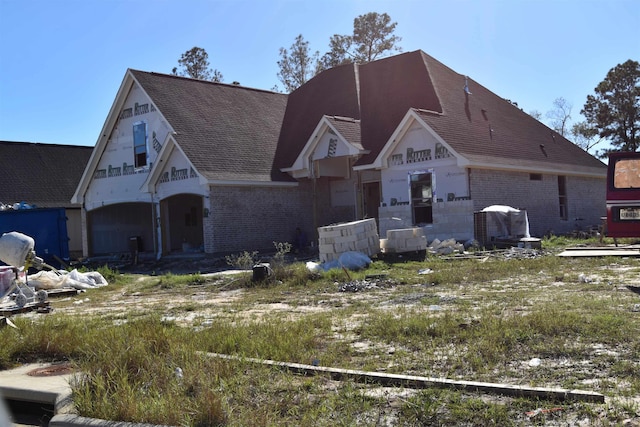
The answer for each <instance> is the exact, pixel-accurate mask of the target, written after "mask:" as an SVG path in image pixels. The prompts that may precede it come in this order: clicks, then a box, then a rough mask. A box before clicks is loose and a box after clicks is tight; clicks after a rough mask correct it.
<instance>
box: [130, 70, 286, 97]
mask: <svg viewBox="0 0 640 427" xmlns="http://www.w3.org/2000/svg"><path fill="white" fill-rule="evenodd" d="M129 70H130V71H132V72H133V73H134V74H135V73H142V74H148V75H151V76H157V77H164V78H171V79H177V80H184V81H190V82H197V83H204V84H212V85H216V86H225V87H232V88H237V89H245V90H250V91H255V92H264V93H272V94H275V95H284V96H288V95H287V94H286V93H282V92H275V91H272V90H267V89H259V88H255V87H250V86H242V85H241V84H239V83H238V84H235V83H224V82H214V81H212V80H202V79H194V78H192V77H187V76H177V75H175V74H167V73H159V72H157V71H142V70H136V69H133V68H130V69H129Z"/></svg>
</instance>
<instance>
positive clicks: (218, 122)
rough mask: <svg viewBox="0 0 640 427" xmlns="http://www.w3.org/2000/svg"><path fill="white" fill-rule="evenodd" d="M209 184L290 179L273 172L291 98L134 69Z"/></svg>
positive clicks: (187, 154) (282, 174) (275, 170)
mask: <svg viewBox="0 0 640 427" xmlns="http://www.w3.org/2000/svg"><path fill="white" fill-rule="evenodd" d="M130 71H131V73H132V74H133V76H134V78H135V79H136V80H137V81H138V82H139V83H140V84H141V86H142V88H143V89H144V91H145V92H146V93H147V94H148V95H149V97H150V98H151V101H152V102H153V103H154V104H155V106H156V107H157V108H158V110H159V111H160V112H161V113H162V114H163V115H164V117H165V118H166V119H167V120H168V122H169V124H170V125H171V126H172V127H173V129H174V130H175V132H176V133H177V134H176V135H175V139H176V141H177V142H178V144H179V145H180V147H181V148H182V150H183V151H184V153H185V154H186V156H187V157H188V158H189V160H190V161H191V162H192V164H193V165H194V166H195V168H196V169H197V170H198V172H199V173H201V174H203V175H204V176H205V177H206V178H207V179H211V180H249V181H271V180H284V181H290V180H291V178H290V177H289V176H288V175H287V174H284V173H282V172H281V171H280V170H279V168H274V155H275V152H276V143H277V141H278V135H279V134H280V127H281V124H282V119H283V116H284V111H285V106H286V103H287V95H284V94H279V93H274V92H269V91H264V90H257V89H251V88H246V87H242V86H237V85H227V84H221V83H214V82H209V81H204V80H194V79H189V78H183V77H177V76H172V75H166V74H157V73H148V72H144V71H137V70H130Z"/></svg>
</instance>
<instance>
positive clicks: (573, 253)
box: [558, 248, 640, 257]
mask: <svg viewBox="0 0 640 427" xmlns="http://www.w3.org/2000/svg"><path fill="white" fill-rule="evenodd" d="M558 256H561V257H605V256H627V257H637V256H640V250H639V249H613V248H611V249H604V248H600V249H582V248H581V249H566V250H564V251H562V252H560V253H559V254H558Z"/></svg>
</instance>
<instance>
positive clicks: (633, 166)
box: [613, 159, 640, 189]
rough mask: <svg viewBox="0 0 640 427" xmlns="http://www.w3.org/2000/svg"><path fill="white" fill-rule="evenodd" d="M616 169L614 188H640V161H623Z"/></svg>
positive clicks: (620, 161)
mask: <svg viewBox="0 0 640 427" xmlns="http://www.w3.org/2000/svg"><path fill="white" fill-rule="evenodd" d="M614 167H615V169H614V171H613V187H614V188H618V189H623V188H640V159H621V160H618V161H617V162H615V165H614Z"/></svg>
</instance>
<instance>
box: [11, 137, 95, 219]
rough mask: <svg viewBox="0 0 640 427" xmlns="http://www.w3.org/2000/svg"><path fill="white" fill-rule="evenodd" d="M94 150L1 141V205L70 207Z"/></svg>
mask: <svg viewBox="0 0 640 427" xmlns="http://www.w3.org/2000/svg"><path fill="white" fill-rule="evenodd" d="M92 150H93V147H84V146H77V145H58V144H41V143H29V142H10V141H0V202H1V203H4V204H13V203H16V202H26V203H28V204H32V205H36V206H38V207H42V208H46V207H61V208H62V207H65V208H66V207H72V206H73V205H72V204H71V197H72V196H73V193H74V191H75V190H76V187H77V185H78V182H80V178H81V177H82V173H83V172H84V168H85V166H86V165H87V161H88V160H89V157H90V156H91V151H92Z"/></svg>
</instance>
